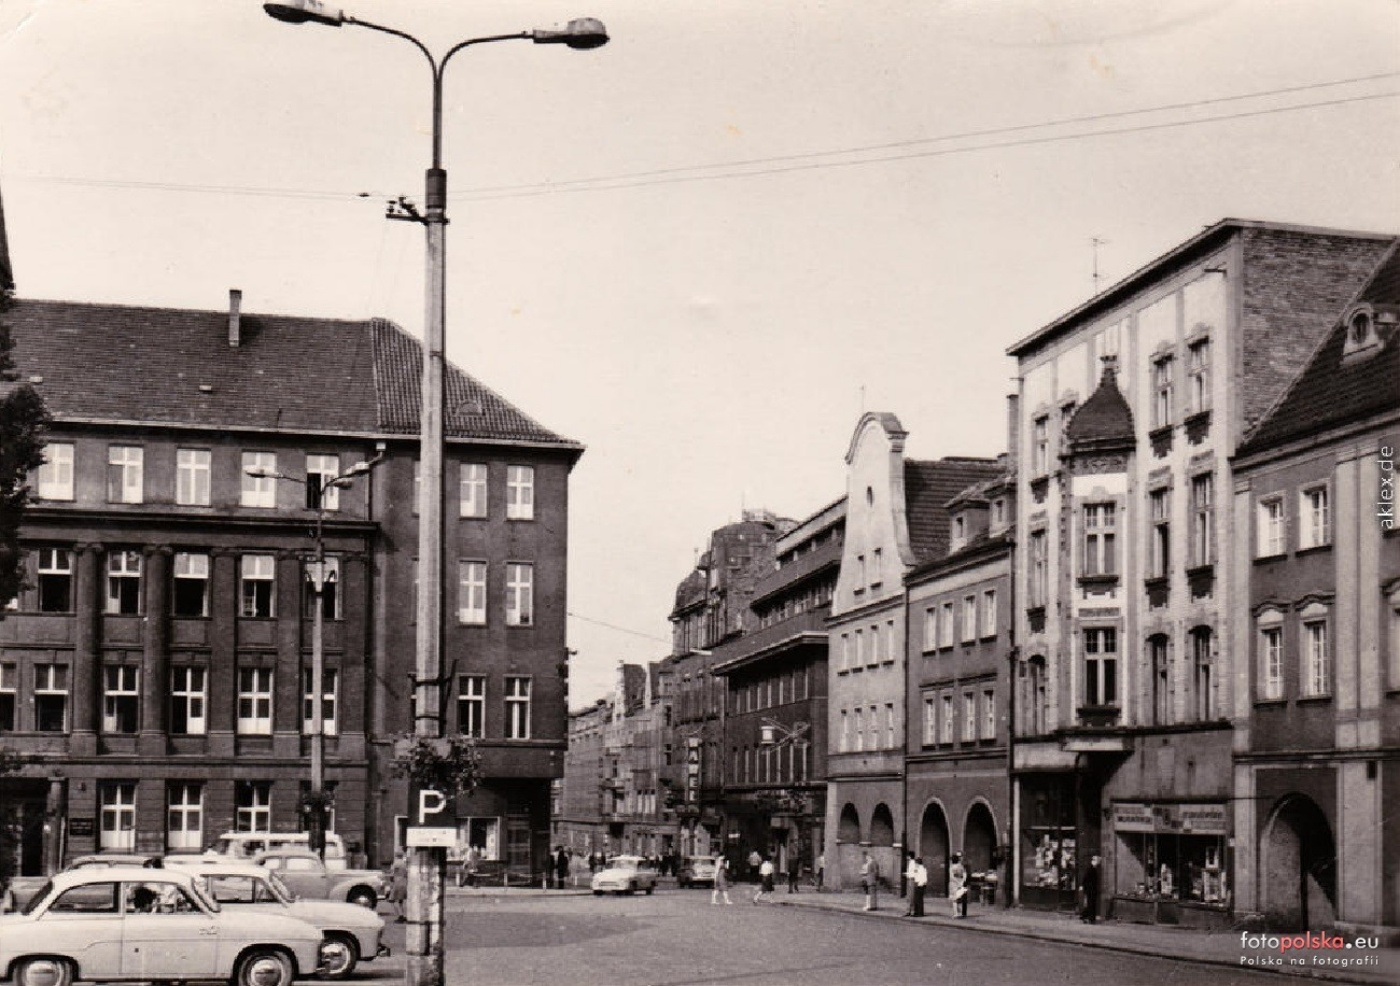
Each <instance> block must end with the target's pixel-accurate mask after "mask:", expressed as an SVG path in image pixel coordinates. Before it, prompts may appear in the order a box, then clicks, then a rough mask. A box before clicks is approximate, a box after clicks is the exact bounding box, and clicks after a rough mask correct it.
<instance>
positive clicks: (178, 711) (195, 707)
mask: <svg viewBox="0 0 1400 986" xmlns="http://www.w3.org/2000/svg"><path fill="white" fill-rule="evenodd" d="M207 682H208V673H207V672H206V671H205V669H204V668H171V669H170V731H171V732H172V733H174V734H176V735H179V736H203V735H204V732H205V728H206V721H205V708H206V707H207V705H208V699H207Z"/></svg>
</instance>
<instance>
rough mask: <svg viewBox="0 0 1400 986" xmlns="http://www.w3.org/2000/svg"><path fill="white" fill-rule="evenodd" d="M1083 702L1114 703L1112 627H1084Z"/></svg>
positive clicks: (1115, 680) (1115, 653) (1114, 641)
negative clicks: (1087, 628)
mask: <svg viewBox="0 0 1400 986" xmlns="http://www.w3.org/2000/svg"><path fill="white" fill-rule="evenodd" d="M1084 704H1085V705H1086V706H1089V707H1090V708H1093V707H1098V706H1112V705H1117V704H1118V631H1117V630H1116V629H1114V628H1113V627H1097V628H1093V629H1089V630H1085V631H1084Z"/></svg>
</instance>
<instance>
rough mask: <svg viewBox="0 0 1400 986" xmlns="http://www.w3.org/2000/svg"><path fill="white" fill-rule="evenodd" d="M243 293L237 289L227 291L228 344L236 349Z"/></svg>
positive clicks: (240, 325)
mask: <svg viewBox="0 0 1400 986" xmlns="http://www.w3.org/2000/svg"><path fill="white" fill-rule="evenodd" d="M242 309H243V292H242V291H241V290H239V289H238V288H229V289H228V344H229V345H230V346H232V347H233V348H234V349H237V348H238V343H239V336H240V330H241V329H242V324H241V323H242Z"/></svg>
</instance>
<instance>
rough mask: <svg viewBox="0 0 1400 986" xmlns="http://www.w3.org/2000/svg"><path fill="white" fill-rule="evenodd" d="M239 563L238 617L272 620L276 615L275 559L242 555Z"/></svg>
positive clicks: (268, 556) (265, 556)
mask: <svg viewBox="0 0 1400 986" xmlns="http://www.w3.org/2000/svg"><path fill="white" fill-rule="evenodd" d="M238 563H239V609H238V615H239V616H246V617H250V618H254V619H272V618H273V617H274V616H276V615H277V591H276V589H277V559H276V558H275V557H274V556H273V555H261V554H259V555H243V556H242V557H241V558H239V560H238Z"/></svg>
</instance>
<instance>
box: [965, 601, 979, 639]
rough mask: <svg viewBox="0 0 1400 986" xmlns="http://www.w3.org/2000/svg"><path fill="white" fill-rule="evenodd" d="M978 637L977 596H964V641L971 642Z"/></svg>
mask: <svg viewBox="0 0 1400 986" xmlns="http://www.w3.org/2000/svg"><path fill="white" fill-rule="evenodd" d="M976 639H977V597H976V596H964V597H963V601H962V642H963V643H965V644H970V643H972V642H973V641H974V640H976Z"/></svg>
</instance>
